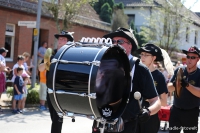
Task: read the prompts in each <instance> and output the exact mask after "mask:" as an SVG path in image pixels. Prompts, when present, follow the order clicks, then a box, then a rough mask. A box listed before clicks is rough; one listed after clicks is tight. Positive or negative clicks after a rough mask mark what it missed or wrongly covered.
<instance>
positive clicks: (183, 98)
mask: <svg viewBox="0 0 200 133" xmlns="http://www.w3.org/2000/svg"><path fill="white" fill-rule="evenodd" d="M182 51H183V53H184V54H186V55H187V56H186V65H187V67H186V66H182V67H179V68H177V69H176V70H175V71H174V76H173V77H172V79H171V80H170V82H169V83H168V90H169V92H174V91H175V95H174V102H173V106H172V107H171V109H170V118H169V133H180V132H181V129H183V131H184V133H197V132H198V116H199V97H200V80H199V79H200V69H199V68H197V62H198V61H199V57H200V51H199V49H198V48H197V47H195V46H192V47H190V48H189V50H188V51H187V50H182ZM177 75H178V76H177ZM179 75H180V76H179Z"/></svg>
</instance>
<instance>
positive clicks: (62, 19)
mask: <svg viewBox="0 0 200 133" xmlns="http://www.w3.org/2000/svg"><path fill="white" fill-rule="evenodd" d="M87 2H89V0H61V1H59V2H58V0H50V1H49V2H48V3H43V4H44V6H45V7H46V8H47V10H49V11H50V12H51V13H52V15H53V19H54V20H55V22H56V27H57V30H58V31H59V32H60V31H61V30H62V29H63V30H67V29H68V28H69V27H70V25H71V20H72V18H73V17H74V16H75V15H76V14H78V12H79V10H80V9H81V6H82V5H83V4H86V3H87Z"/></svg>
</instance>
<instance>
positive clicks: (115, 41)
mask: <svg viewBox="0 0 200 133" xmlns="http://www.w3.org/2000/svg"><path fill="white" fill-rule="evenodd" d="M112 43H113V44H115V43H117V44H120V45H121V44H124V43H127V44H130V42H125V41H124V40H122V39H119V40H112Z"/></svg>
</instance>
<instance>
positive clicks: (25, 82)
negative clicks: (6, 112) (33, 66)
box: [21, 74, 31, 113]
mask: <svg viewBox="0 0 200 133" xmlns="http://www.w3.org/2000/svg"><path fill="white" fill-rule="evenodd" d="M22 78H23V81H24V86H23V88H22V91H23V99H22V104H21V105H22V106H21V112H22V113H23V112H24V107H25V103H26V98H27V94H28V90H27V87H26V85H27V84H30V82H31V81H30V79H29V78H28V76H27V75H26V74H22Z"/></svg>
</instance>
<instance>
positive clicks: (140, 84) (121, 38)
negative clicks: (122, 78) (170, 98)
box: [92, 28, 161, 133]
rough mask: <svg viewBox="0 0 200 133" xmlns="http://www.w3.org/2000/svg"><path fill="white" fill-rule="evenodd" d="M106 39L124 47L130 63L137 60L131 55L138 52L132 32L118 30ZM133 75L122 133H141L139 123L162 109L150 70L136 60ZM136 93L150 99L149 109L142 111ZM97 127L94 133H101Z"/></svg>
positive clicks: (94, 128)
mask: <svg viewBox="0 0 200 133" xmlns="http://www.w3.org/2000/svg"><path fill="white" fill-rule="evenodd" d="M104 38H111V39H112V42H113V44H115V45H117V44H118V45H121V46H122V47H124V49H125V50H126V53H127V56H128V58H129V60H130V62H131V60H135V57H133V56H132V55H131V52H132V51H135V50H137V47H138V43H137V40H136V39H135V36H134V34H133V33H132V31H131V30H128V29H125V28H118V29H117V30H116V31H115V32H112V33H109V34H107V35H104ZM131 69H132V68H131ZM133 73H134V76H133V79H132V86H133V88H132V92H131V94H130V99H129V103H128V105H127V107H126V109H125V111H124V113H123V114H122V118H123V120H124V130H123V131H122V132H121V133H135V130H136V129H137V133H140V128H136V127H137V123H138V121H139V122H146V121H147V120H148V119H149V118H150V116H151V115H154V114H156V113H157V112H158V111H159V110H160V107H161V103H160V99H159V97H158V94H157V91H156V89H155V86H154V83H153V79H152V75H151V73H150V71H149V70H148V68H147V67H145V66H144V65H143V64H141V63H140V62H139V60H136V61H135V71H132V74H133ZM136 91H139V92H140V93H141V95H142V97H143V98H145V99H148V101H149V103H150V106H149V107H148V108H142V109H140V106H139V104H138V101H137V100H136V99H134V97H133V94H134V92H136ZM95 125H96V121H94V124H93V127H92V132H93V133H97V132H99V129H97V128H96V126H95ZM105 132H106V131H105ZM109 133H110V132H109Z"/></svg>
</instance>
